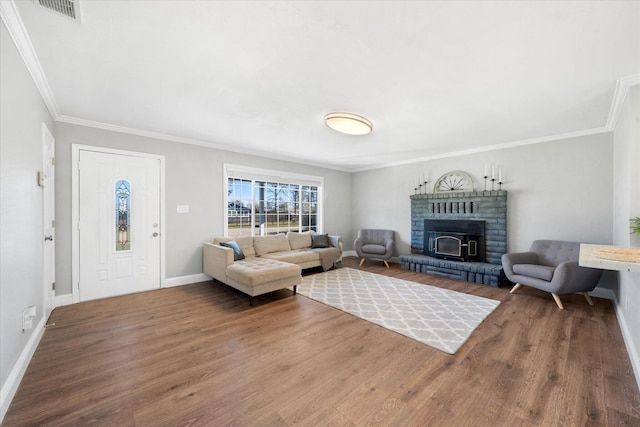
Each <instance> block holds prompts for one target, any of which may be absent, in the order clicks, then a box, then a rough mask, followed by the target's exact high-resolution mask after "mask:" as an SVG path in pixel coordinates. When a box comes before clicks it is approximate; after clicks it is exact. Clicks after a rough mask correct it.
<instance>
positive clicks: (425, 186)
mask: <svg viewBox="0 0 640 427" xmlns="http://www.w3.org/2000/svg"><path fill="white" fill-rule="evenodd" d="M428 183H429V181H425V182H424V194H427V193H428V191H427V184H428Z"/></svg>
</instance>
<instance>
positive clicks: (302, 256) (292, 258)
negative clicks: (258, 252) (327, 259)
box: [263, 249, 320, 264]
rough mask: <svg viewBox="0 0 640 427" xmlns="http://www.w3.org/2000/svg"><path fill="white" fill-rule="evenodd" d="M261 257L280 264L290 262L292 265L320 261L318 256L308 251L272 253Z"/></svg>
mask: <svg viewBox="0 0 640 427" xmlns="http://www.w3.org/2000/svg"><path fill="white" fill-rule="evenodd" d="M263 257H264V258H268V259H276V260H278V261H282V262H292V263H294V264H303V263H305V262H310V261H319V260H320V255H318V253H317V252H313V251H312V250H310V249H308V250H299V249H298V250H291V251H281V252H272V253H270V254H266V255H263Z"/></svg>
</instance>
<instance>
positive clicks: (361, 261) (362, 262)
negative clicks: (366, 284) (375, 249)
mask: <svg viewBox="0 0 640 427" xmlns="http://www.w3.org/2000/svg"><path fill="white" fill-rule="evenodd" d="M365 259H366V258H362V259H361V260H360V265H359V266H358V267H362V264H364V260H365Z"/></svg>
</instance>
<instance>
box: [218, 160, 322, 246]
mask: <svg viewBox="0 0 640 427" xmlns="http://www.w3.org/2000/svg"><path fill="white" fill-rule="evenodd" d="M225 175H226V176H225V182H226V186H227V188H226V195H227V200H226V206H227V209H226V219H225V235H227V236H229V237H241V236H265V235H269V234H278V233H286V232H288V231H297V232H300V231H308V230H313V231H317V232H321V231H322V230H321V229H322V227H321V217H322V215H321V212H322V210H321V207H320V200H321V198H320V197H319V195H320V193H321V190H322V178H320V177H312V176H306V175H295V174H287V173H282V172H277V171H267V170H262V169H254V168H247V167H243V166H235V165H225Z"/></svg>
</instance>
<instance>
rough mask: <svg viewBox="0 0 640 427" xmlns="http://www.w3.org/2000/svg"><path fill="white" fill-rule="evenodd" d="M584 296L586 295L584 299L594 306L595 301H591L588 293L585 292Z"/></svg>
mask: <svg viewBox="0 0 640 427" xmlns="http://www.w3.org/2000/svg"><path fill="white" fill-rule="evenodd" d="M582 295H584V298H585V299H586V300H587V302H588V303H589V305H593V301H592V300H591V297H590V296H589V294H588V293H586V292H583V293H582Z"/></svg>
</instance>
